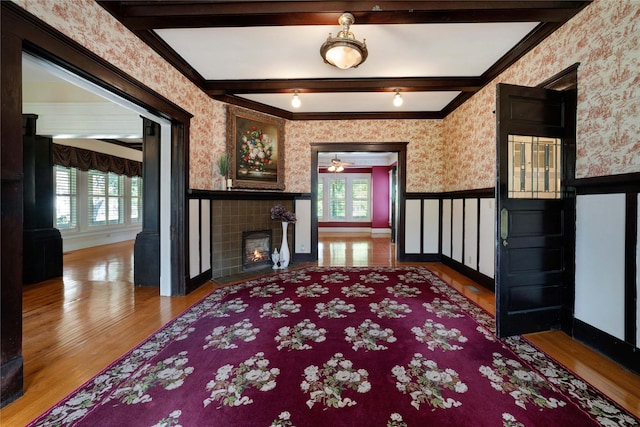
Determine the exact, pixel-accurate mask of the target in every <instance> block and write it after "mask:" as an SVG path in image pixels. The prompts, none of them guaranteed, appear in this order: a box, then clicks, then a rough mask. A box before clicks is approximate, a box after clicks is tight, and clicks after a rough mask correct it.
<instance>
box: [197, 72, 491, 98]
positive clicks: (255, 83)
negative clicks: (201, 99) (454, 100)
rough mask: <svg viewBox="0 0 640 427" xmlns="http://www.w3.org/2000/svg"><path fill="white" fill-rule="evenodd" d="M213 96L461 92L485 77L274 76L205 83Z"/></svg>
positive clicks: (473, 88) (475, 86) (474, 89)
mask: <svg viewBox="0 0 640 427" xmlns="http://www.w3.org/2000/svg"><path fill="white" fill-rule="evenodd" d="M202 87H203V90H204V91H205V92H206V93H207V94H209V95H211V96H218V95H224V94H230V93H235V94H246V93H291V92H292V91H293V90H297V91H298V92H300V93H331V92H394V91H395V90H396V89H400V90H402V91H403V92H421V91H456V92H457V91H460V92H477V91H478V90H479V89H480V88H481V87H482V80H481V79H480V78H477V77H422V78H419V77H398V78H384V79H374V78H363V79H358V78H352V79H271V80H208V81H206V82H205V84H204V85H203V86H202Z"/></svg>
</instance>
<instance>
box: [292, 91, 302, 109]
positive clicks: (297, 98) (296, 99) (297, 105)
mask: <svg viewBox="0 0 640 427" xmlns="http://www.w3.org/2000/svg"><path fill="white" fill-rule="evenodd" d="M300 105H302V102H300V96H298V91H297V90H294V91H293V99H292V100H291V106H292V107H293V108H300Z"/></svg>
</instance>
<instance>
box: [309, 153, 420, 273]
mask: <svg viewBox="0 0 640 427" xmlns="http://www.w3.org/2000/svg"><path fill="white" fill-rule="evenodd" d="M309 145H310V148H311V169H310V172H311V176H310V178H311V179H310V181H311V193H310V196H311V213H312V215H311V258H312V260H313V261H317V260H318V217H317V215H313V212H317V211H318V195H317V191H318V153H320V152H333V151H335V150H336V147H339V148H340V151H344V152H360V151H364V152H396V153H398V163H397V167H398V169H397V170H398V181H397V183H398V184H397V185H398V206H399V208H398V210H399V215H398V225H397V242H396V257H397V258H398V259H401V257H402V256H403V254H404V245H405V241H404V230H405V215H406V214H405V209H404V205H405V196H406V194H407V145H408V142H380V143H373V142H362V143H339V144H338V143H327V142H312V143H310V144H309Z"/></svg>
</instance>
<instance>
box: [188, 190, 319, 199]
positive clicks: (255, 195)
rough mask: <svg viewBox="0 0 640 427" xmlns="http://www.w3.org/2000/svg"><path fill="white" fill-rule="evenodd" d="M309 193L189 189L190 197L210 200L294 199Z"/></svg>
mask: <svg viewBox="0 0 640 427" xmlns="http://www.w3.org/2000/svg"><path fill="white" fill-rule="evenodd" d="M305 194H307V193H285V192H281V191H262V190H258V191H248V190H228V191H210V190H196V189H189V190H187V195H186V197H187V198H188V199H208V200H294V199H297V198H303V197H304V196H305Z"/></svg>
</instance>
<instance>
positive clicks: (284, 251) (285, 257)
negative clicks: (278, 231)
mask: <svg viewBox="0 0 640 427" xmlns="http://www.w3.org/2000/svg"><path fill="white" fill-rule="evenodd" d="M288 226H289V223H288V222H286V221H282V244H281V245H280V268H287V266H288V265H289V258H290V254H289V242H287V227H288Z"/></svg>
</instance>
